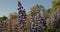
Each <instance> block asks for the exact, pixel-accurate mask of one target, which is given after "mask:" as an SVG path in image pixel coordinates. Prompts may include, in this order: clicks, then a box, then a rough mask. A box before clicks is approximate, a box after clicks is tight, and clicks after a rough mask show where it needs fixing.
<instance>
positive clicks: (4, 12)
mask: <svg viewBox="0 0 60 32" xmlns="http://www.w3.org/2000/svg"><path fill="white" fill-rule="evenodd" d="M19 1H20V2H21V4H22V6H23V7H24V8H25V11H26V13H28V12H29V11H30V9H31V7H32V6H34V5H36V4H37V3H38V4H40V5H43V6H44V7H45V9H49V8H51V6H52V0H19ZM17 9H18V5H17V0H0V17H2V16H7V17H8V15H9V14H10V13H13V12H17V13H18V10H17Z"/></svg>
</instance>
